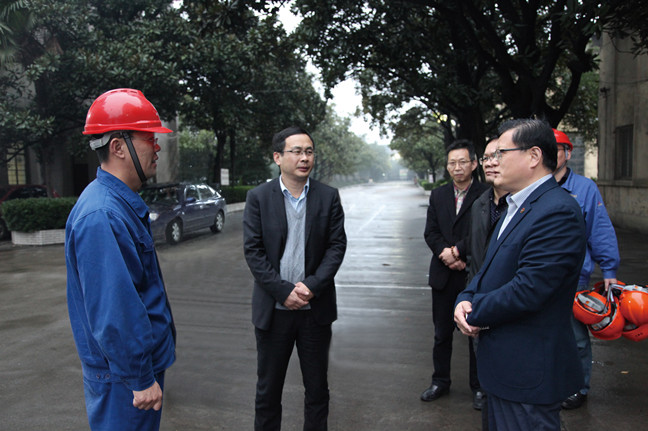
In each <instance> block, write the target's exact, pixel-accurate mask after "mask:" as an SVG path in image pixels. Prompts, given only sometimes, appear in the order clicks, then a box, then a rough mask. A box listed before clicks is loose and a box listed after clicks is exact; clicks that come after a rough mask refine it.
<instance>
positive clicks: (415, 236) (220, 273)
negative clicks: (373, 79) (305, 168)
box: [0, 183, 648, 431]
mask: <svg viewBox="0 0 648 431" xmlns="http://www.w3.org/2000/svg"><path fill="white" fill-rule="evenodd" d="M341 196H342V203H343V206H344V208H345V212H346V230H347V236H348V249H347V254H346V257H345V261H344V264H343V265H342V268H341V269H340V272H339V273H338V276H337V277H336V281H337V285H338V306H339V319H338V321H337V322H336V323H335V324H334V325H333V342H332V346H331V363H330V371H329V376H330V389H331V411H330V417H329V429H330V430H340V431H341V430H345V431H346V430H349V431H365V430H366V431H368V430H413V431H418V430H479V429H480V426H481V420H480V413H479V412H477V411H475V410H473V409H472V407H471V392H470V389H469V387H468V379H467V346H466V343H467V341H466V339H465V337H463V336H462V335H460V334H458V333H457V335H456V337H455V343H454V347H455V353H454V355H453V375H452V378H453V386H452V388H451V392H450V395H449V396H447V397H444V398H441V399H439V400H437V401H435V402H432V403H424V402H421V401H420V400H419V394H420V392H421V391H422V390H423V389H424V388H426V387H427V386H428V384H429V380H430V375H431V372H432V369H431V362H432V322H431V320H432V319H431V311H430V310H431V299H430V297H431V296H430V292H429V289H428V288H427V286H426V285H427V268H428V263H429V257H430V254H429V250H428V249H427V246H426V245H425V242H424V241H423V238H422V232H423V227H424V224H425V214H426V205H427V197H426V196H425V195H424V194H423V193H422V192H421V191H420V189H417V188H416V187H414V186H413V185H411V184H409V183H387V184H376V185H366V186H355V187H348V188H344V189H342V190H341ZM241 218H242V213H241V212H235V213H230V214H229V215H228V218H227V220H226V226H225V229H224V231H223V232H222V233H221V234H217V235H213V234H211V233H210V232H209V231H208V230H206V231H204V232H201V233H199V234H194V235H191V236H190V237H188V238H187V239H186V240H185V241H184V242H182V243H181V244H179V245H177V246H173V247H171V246H167V245H165V244H160V245H159V247H158V253H159V257H160V262H161V265H162V270H163V272H164V276H165V280H166V284H167V290H168V292H169V296H170V300H171V304H172V307H173V311H174V315H175V320H176V326H177V330H178V345H177V356H178V358H177V362H176V364H175V365H174V366H173V367H172V368H170V369H169V370H168V373H167V377H166V387H165V406H164V413H163V418H162V427H161V429H162V430H163V431H171V430H250V429H252V428H253V427H252V424H253V418H254V411H253V410H254V407H253V406H254V385H255V382H256V376H255V370H256V352H255V343H254V332H253V327H252V324H251V323H250V293H251V286H252V280H251V277H250V275H249V271H248V269H247V266H246V264H245V261H244V259H243V251H242V228H241ZM647 240H648V236H646V235H639V234H634V233H630V232H619V241H620V244H621V254H622V267H621V269H620V271H619V279H621V280H623V281H625V282H627V283H642V282H643V283H646V282H648V280H646V279H648V276H646V275H645V268H646V267H647V264H648V250H647V247H646V244H648V241H647ZM510 354H514V352H511V353H510ZM293 359H294V360H293V363H291V366H290V369H289V372H288V376H287V379H286V386H285V389H284V398H283V406H284V410H283V416H284V420H283V429H284V430H289V431H290V430H300V429H301V427H302V411H303V389H302V385H301V375H300V372H299V368H298V363H297V360H296V359H297V358H296V355H295V357H294V358H293ZM647 363H648V341H644V342H642V343H633V342H630V341H627V340H625V339H621V340H614V341H605V342H604V341H600V340H595V341H594V371H593V377H592V391H591V393H590V397H589V400H588V403H587V404H586V406H584V407H583V408H581V409H579V410H576V411H569V412H563V413H562V420H563V429H564V430H574V431H576V430H600V429H601V430H602V429H610V430H635V429H643V428H645V421H646V420H648V411H647V408H646V407H645V406H646V401H647V400H648V385H647V383H648V373H647V371H646V370H647V368H648V366H647V365H646V364H647ZM45 429H47V430H85V429H88V426H87V421H86V417H85V409H84V405H83V385H82V381H81V370H80V364H79V360H78V357H77V355H76V351H75V349H74V343H73V341H72V338H71V332H70V329H69V323H68V319H67V310H66V304H65V261H64V256H63V246H59V245H55V246H46V247H13V246H11V244H10V243H7V242H2V243H0V430H12V431H14V430H16V431H17V430H45Z"/></svg>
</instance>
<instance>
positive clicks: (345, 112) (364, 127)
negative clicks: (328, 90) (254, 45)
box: [279, 6, 389, 145]
mask: <svg viewBox="0 0 648 431" xmlns="http://www.w3.org/2000/svg"><path fill="white" fill-rule="evenodd" d="M279 19H280V20H281V22H282V23H283V25H284V28H285V29H286V31H287V32H289V33H290V32H291V31H292V30H293V29H294V28H295V27H296V26H297V25H298V24H299V21H300V18H299V17H297V16H295V15H293V14H292V13H291V12H290V8H289V7H288V6H283V7H282V8H281V9H280V11H279ZM309 65H310V67H309V71H310V72H312V73H314V74H315V76H317V77H319V71H318V70H317V68H316V67H315V66H313V65H312V64H311V63H309ZM316 88H317V89H318V90H320V94H323V92H322V86H321V85H319V82H318V83H317V85H316ZM332 93H333V99H332V100H331V102H332V103H333V104H334V106H335V111H336V112H337V114H338V115H339V116H340V117H349V118H350V119H351V131H352V132H353V133H355V134H356V135H358V136H365V140H366V141H367V143H369V144H374V143H376V144H381V145H389V138H381V137H380V134H379V133H378V129H377V128H375V129H372V128H371V126H370V123H369V121H368V120H367V121H365V119H364V118H363V117H356V116H354V114H355V111H356V109H357V108H358V107H359V106H361V104H362V97H361V96H360V95H359V94H357V93H356V90H355V82H354V81H353V80H350V79H347V80H346V81H344V82H341V83H340V84H338V85H337V86H335V88H334V89H333V91H332Z"/></svg>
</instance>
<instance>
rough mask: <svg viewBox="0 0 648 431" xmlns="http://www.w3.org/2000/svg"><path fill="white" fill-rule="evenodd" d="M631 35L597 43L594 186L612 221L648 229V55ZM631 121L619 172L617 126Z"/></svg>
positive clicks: (607, 38) (638, 228)
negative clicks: (624, 172)
mask: <svg viewBox="0 0 648 431" xmlns="http://www.w3.org/2000/svg"><path fill="white" fill-rule="evenodd" d="M631 48H632V41H631V40H629V39H618V38H615V39H611V38H610V37H609V35H607V34H605V35H604V36H603V39H602V46H601V68H600V84H599V90H600V91H599V157H598V161H599V163H598V186H599V189H600V190H601V194H602V195H603V199H604V201H605V205H606V207H607V210H608V213H609V214H610V218H611V219H612V222H613V223H614V224H615V225H616V226H619V227H622V228H626V229H631V230H636V231H641V232H648V217H646V214H648V169H646V168H645V167H646V166H648V55H641V56H637V57H635V56H634V55H633V54H632V53H631ZM629 125H632V126H633V134H632V144H631V148H632V152H633V154H632V159H631V172H632V173H631V175H630V177H629V178H624V179H620V178H619V168H618V166H617V165H618V162H619V159H620V158H621V157H622V155H620V154H618V150H617V138H618V137H619V136H620V135H619V127H623V126H629Z"/></svg>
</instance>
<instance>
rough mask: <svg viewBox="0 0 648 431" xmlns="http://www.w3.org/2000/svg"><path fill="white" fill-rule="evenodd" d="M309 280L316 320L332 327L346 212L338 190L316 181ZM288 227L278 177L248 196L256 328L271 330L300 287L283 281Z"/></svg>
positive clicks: (309, 202)
mask: <svg viewBox="0 0 648 431" xmlns="http://www.w3.org/2000/svg"><path fill="white" fill-rule="evenodd" d="M305 230H306V232H305V235H306V236H305V248H306V250H305V255H306V256H305V257H306V265H305V271H306V278H305V279H304V280H302V282H303V283H304V284H305V285H306V286H307V287H308V288H309V289H310V290H311V291H312V292H313V294H314V295H315V297H314V298H312V299H311V300H310V304H311V309H312V313H313V316H314V318H315V321H316V322H318V323H319V324H322V325H324V324H330V323H332V322H333V321H335V319H336V318H337V306H336V298H335V283H334V282H333V277H334V276H335V274H336V272H337V270H338V269H339V267H340V265H341V264H342V259H343V257H344V253H345V251H346V234H345V232H344V211H343V210H342V204H341V203H340V195H339V193H338V191H337V190H336V189H334V188H332V187H329V186H327V185H324V184H322V183H320V182H318V181H315V180H313V179H311V180H310V189H309V191H308V196H307V199H306V227H305ZM287 235H288V225H287V222H286V207H285V204H284V195H283V194H282V193H281V186H280V185H279V178H276V179H274V180H272V181H270V182H268V183H265V184H262V185H260V186H258V187H256V188H254V189H253V190H250V191H249V192H248V194H247V199H246V204H245V212H244V213H243V236H244V252H245V259H246V261H247V264H248V266H249V267H250V271H251V272H252V275H253V276H254V290H253V292H252V323H254V326H256V327H257V328H259V329H263V330H267V329H269V328H270V324H271V322H272V314H273V312H274V310H275V303H276V302H279V303H281V304H283V303H284V301H285V300H286V298H287V297H288V295H289V294H290V292H292V290H293V288H294V287H295V286H294V284H293V283H291V282H289V281H286V280H282V279H281V276H280V269H279V262H280V260H281V256H282V255H283V252H284V247H285V245H286V238H287Z"/></svg>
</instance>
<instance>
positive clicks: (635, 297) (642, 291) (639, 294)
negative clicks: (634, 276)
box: [619, 285, 648, 341]
mask: <svg viewBox="0 0 648 431" xmlns="http://www.w3.org/2000/svg"><path fill="white" fill-rule="evenodd" d="M619 309H620V310H621V314H623V317H624V318H625V319H626V321H627V324H626V327H625V328H624V332H623V336H624V337H626V338H628V339H631V340H634V341H640V340H643V339H645V338H648V288H645V287H641V286H636V285H632V286H624V287H623V290H622V292H621V295H620V297H619Z"/></svg>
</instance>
